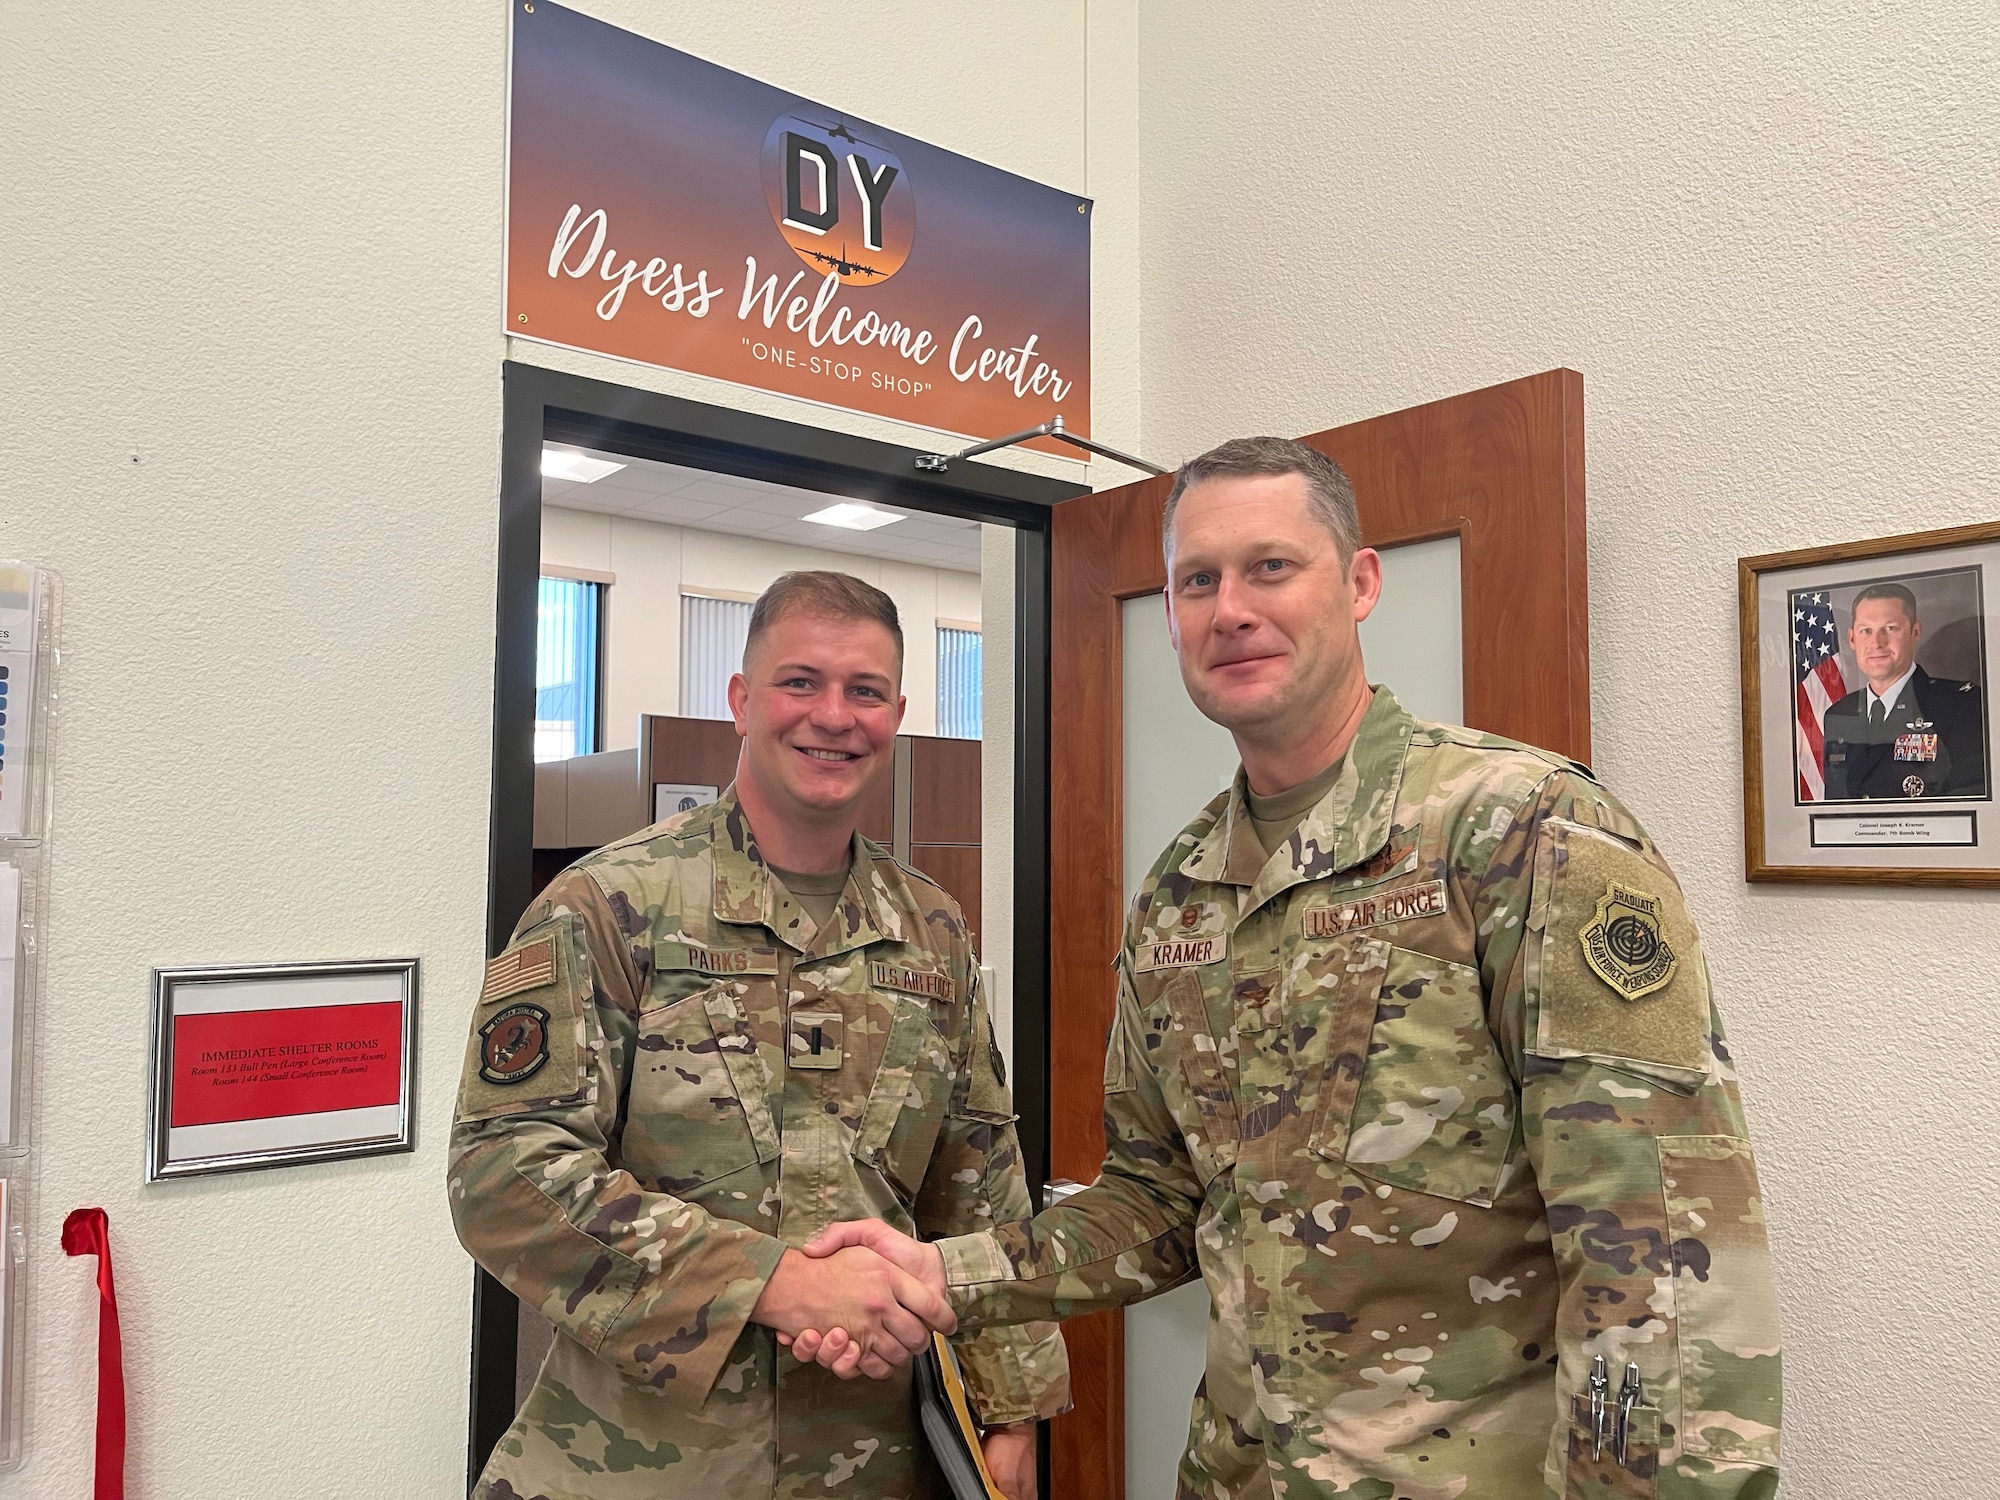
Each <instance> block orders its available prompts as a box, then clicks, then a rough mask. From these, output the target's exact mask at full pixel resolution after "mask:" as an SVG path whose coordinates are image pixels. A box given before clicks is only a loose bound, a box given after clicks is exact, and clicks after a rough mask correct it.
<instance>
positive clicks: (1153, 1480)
mask: <svg viewBox="0 0 2000 1500" xmlns="http://www.w3.org/2000/svg"><path fill="white" fill-rule="evenodd" d="M1119 608H1120V611H1121V613H1122V615H1123V619H1122V620H1121V622H1120V623H1121V626H1122V629H1123V632H1124V639H1123V653H1124V658H1125V682H1124V690H1125V696H1124V715H1125V744H1124V752H1125V760H1124V770H1125V808H1124V814H1125V882H1124V887H1125V899H1126V900H1127V901H1130V900H1131V899H1132V892H1133V891H1134V890H1135V889H1136V888H1137V886H1138V884H1139V882H1140V880H1141V879H1143V878H1144V877H1145V874H1146V871H1147V870H1149V869H1151V868H1152V865H1153V861H1154V860H1156V859H1158V858H1159V857H1160V851H1161V850H1162V849H1164V848H1166V846H1167V840H1168V839H1170V838H1172V837H1173V836H1174V835H1175V834H1177V833H1179V832H1180V831H1181V828H1182V826H1183V825H1184V824H1185V823H1186V822H1187V820H1188V819H1189V818H1191V817H1193V816H1194V815H1195V813H1196V812H1197V811H1198V810H1199V809H1200V808H1201V805H1202V804H1203V803H1205V802H1206V801H1208V799H1209V798H1211V797H1213V796H1214V795H1215V794H1216V793H1217V792H1219V791H1221V790H1222V789H1223V788H1224V787H1226V786H1228V785H1229V781H1230V778H1231V777H1233V776H1234V775H1235V774H1236V744H1235V741H1233V740H1231V739H1230V738H1229V732H1228V731H1227V730H1226V729H1224V728H1223V727H1222V726H1221V725H1219V724H1214V723H1211V722H1210V721H1209V720H1207V719H1204V718H1203V717H1202V716H1201V713H1200V711H1199V710H1197V709H1196V708H1195V706H1194V705H1193V704H1192V703H1190V702H1188V695H1187V692H1186V690H1185V689H1184V688H1182V687H1181V668H1180V662H1179V661H1178V660H1177V659H1176V658H1175V656H1174V648H1173V646H1172V645H1171V644H1170V643H1169V642H1168V640H1167V615H1166V603H1165V596H1164V595H1161V594H1148V595H1146V596H1144V597H1143V598H1139V599H1127V600H1125V601H1124V603H1123V604H1122V605H1120V606H1119ZM1207 1362H1208V1288H1207V1287H1205V1286H1203V1285H1202V1284H1201V1283H1200V1282H1199V1281H1197V1282H1194V1283H1193V1284H1191V1285H1189V1286H1184V1287H1178V1288H1176V1289H1175V1290H1173V1291H1171V1292H1168V1293H1167V1294H1166V1295H1165V1296H1163V1297H1155V1298H1153V1299H1152V1300H1151V1301H1150V1302H1141V1303H1139V1304H1138V1305H1137V1306H1134V1307H1129V1308H1127V1309H1126V1310H1125V1493H1126V1495H1127V1496H1128V1497H1129V1500H1173V1493H1174V1471H1175V1470H1176V1469H1177V1468H1178V1467H1179V1465H1180V1458H1181V1450H1182V1449H1183V1448H1185V1447H1186V1446H1187V1431H1188V1410H1189V1408H1190V1407H1191V1406H1192V1405H1193V1404H1194V1388H1195V1386H1196V1385H1197V1384H1199V1383H1200V1381H1201V1372H1202V1369H1203V1367H1204V1366H1205V1365H1206V1364H1207Z"/></svg>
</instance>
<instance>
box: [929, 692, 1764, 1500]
mask: <svg viewBox="0 0 2000 1500" xmlns="http://www.w3.org/2000/svg"><path fill="white" fill-rule="evenodd" d="M1119 971H1120V972H1119V996H1118V1007H1117V1017H1116V1020H1115V1022H1114V1024H1113V1028H1112V1033H1111V1037H1110V1043H1109V1047H1108V1054H1107V1059H1106V1067H1105V1091H1106V1098H1105V1127H1106V1139H1107V1143H1108V1144H1107V1149H1106V1154H1105V1158H1104V1165H1103V1170H1102V1173H1101V1175H1100V1176H1099V1178H1098V1180H1097V1182H1096V1184H1095V1185H1094V1186H1093V1187H1092V1188H1091V1189H1089V1190H1087V1191H1085V1192H1082V1193H1079V1194H1077V1195H1076V1196H1075V1197H1073V1198H1070V1199H1069V1200H1067V1201H1066V1202H1065V1203H1063V1204H1062V1205H1060V1206H1059V1207H1056V1208H1053V1209H1051V1210H1049V1211H1047V1212H1044V1213H1042V1214H1041V1215H1039V1216H1038V1217H1036V1218H1035V1219H1033V1220H1031V1221H1029V1222H1026V1223H1022V1224H1014V1225H1008V1226H1003V1227H999V1228H996V1229H994V1230H991V1231H987V1232H983V1233H980V1234H976V1235H971V1236H965V1237H960V1238H954V1239H951V1240H947V1241H945V1242H944V1244H943V1249H944V1254H945V1265H946V1272H947V1279H948V1280H949V1281H950V1282H951V1283H952V1295H953V1301H954V1304H955V1305H956V1306H957V1307H958V1308H959V1310H960V1317H961V1319H962V1326H980V1325H981V1324H982V1323H985V1322H989V1321H992V1322H1000V1321H1006V1320H1009V1319H1013V1318H1026V1317H1047V1316H1050V1315H1051V1314H1053V1315H1055V1316H1058V1317H1068V1316H1071V1315H1074V1314H1077V1313H1083V1312H1089V1311H1092V1310H1095V1309H1098V1308H1104V1307H1110V1306H1115V1305H1117V1304H1120V1303H1125V1302H1131V1301H1135V1300H1138V1299H1140V1298H1143V1297H1147V1296H1151V1295H1153V1294H1155V1293H1158V1292H1161V1291H1165V1290H1167V1289H1168V1288H1170V1287H1172V1286H1174V1285H1175V1284H1177V1283H1179V1282H1182V1281H1186V1280H1190V1279H1192V1277H1193V1276H1195V1275H1196V1274H1199V1275H1201V1276H1202V1278H1203V1279H1204V1280H1205V1281H1206V1283H1207V1286H1208V1291H1209V1294H1210V1298H1211V1301H1212V1304H1213V1311H1212V1313H1211V1319H1210V1323H1209V1330H1208V1370H1207V1376H1206V1378H1205V1380H1204V1381H1203V1382H1202V1385H1201V1386H1200V1388H1199V1389H1198V1390H1197V1392H1196V1396H1195V1402H1194V1410H1193V1418H1192V1423H1191V1428H1190V1433H1189V1438H1188V1448H1187V1452H1186V1455H1185V1456H1184V1458H1183V1460H1182V1465H1181V1487H1180V1493H1181V1494H1182V1495H1183V1496H1231V1497H1235V1496H1248V1495H1259V1496H1261V1495H1274V1496H1285V1497H1290V1500H1299V1497H1305V1496H1325V1497H1333V1496H1342V1497H1349V1500H1392V1497H1393V1500H1440V1497H1445V1496H1462V1497H1465V1500H1516V1497H1522V1500H1542V1497H1544V1496H1546V1495H1550V1494H1554V1495H1561V1496H1565V1497H1583V1496H1641V1495H1643V1496H1654V1495H1657V1496H1660V1497H1670V1500H1694V1497H1701V1500H1720V1497H1725V1496H1727V1497H1751V1496H1766V1495H1769V1494H1771V1493H1772V1492H1773V1490H1774V1489H1775V1486H1776V1482H1777V1469H1776V1465H1777V1460H1778V1411H1779V1352H1778V1330H1777V1323H1776V1311H1775V1306H1774V1301H1773V1297H1772V1293H1771V1286H1770V1280H1769V1270H1768V1265H1767V1252H1766V1245H1765V1234H1764V1219H1763V1210H1762V1205H1761V1200H1760V1196H1759V1192H1758V1186H1757V1178H1756V1171H1755V1168H1754V1165H1753V1163H1752V1160H1751V1155H1750V1146H1749V1143H1748V1141H1747V1139H1746V1135H1745V1125H1744V1118H1743V1109H1742V1105H1741V1101H1740V1099H1739V1097H1738V1094H1737V1086H1736V1078H1735V1074H1734V1072H1733V1071H1732V1069H1731V1065H1730V1060H1729V1053H1728V1051H1727V1049H1726V1047H1725V1045H1724V1041H1723V1037H1722V1028H1721V1024H1720V1022H1719V1021H1718V1020H1717V1018H1716V1016H1715V1013H1714V1011H1713V1009H1712V1007H1711V1005H1710V999H1709V988H1708V975H1707V971H1706V968H1705V966H1704V964H1703V961H1702V954H1701V947H1700V943H1699V941H1698V940H1697V938H1696V935H1695V930H1694V928H1693V926H1692V924H1691V923H1690V922H1689V920H1688V916H1687V913H1686V910H1685V908H1684V906H1683V903H1682V899H1681V893H1680V891H1679V889H1678V887H1677V886H1676V884H1675V881H1674V877H1673V875H1672V874H1671V873H1670V872H1669V871H1668V869H1667V867H1666V864H1665V863H1664V862H1663V861H1662V859H1661V858H1660V856H1659V853H1658V851H1657V850H1656V849H1655V848H1654V846H1653V843H1652V841H1651V840H1650V839H1649V838H1647V836H1646V834H1645V833H1644V831H1643V830H1642V829H1641V828H1640V826H1639V824H1638V823H1637V822H1636V821H1634V819H1633V818H1632V815H1631V814H1630V813H1629V812H1627V811H1626V810H1625V808H1624V807H1622V806H1621V805H1620V804H1619V803H1618V802H1617V801H1616V800H1615V799H1614V798H1613V797H1612V796H1611V795H1610V794H1609V793H1608V792H1606V791H1605V790H1604V789H1603V788H1602V787H1600V786H1598V785H1597V784H1596V782H1595V781H1593V780H1592V779H1591V777H1590V775H1589V773H1588V772H1587V771H1585V770H1584V768H1582V767H1581V766H1577V765H1574V764H1572V763H1571V762H1568V761H1564V760H1560V759H1558V758H1556V757H1554V756H1550V755H1547V754H1545V753H1543V752H1541V751H1536V750H1530V749H1527V748H1525V747H1523V746H1520V745H1516V744H1513V743H1511V742H1508V741H1505V740H1501V739H1498V738H1496V737H1494V736H1491V735H1485V734H1480V733H1477V732H1474V731H1471V730H1467V729H1460V728H1456V727H1451V726H1446V725H1441V724H1429V723H1422V722H1419V721H1417V720H1415V719H1413V718H1412V717H1411V716H1410V715H1409V714H1408V713H1407V712H1406V711H1405V710H1404V709H1403V708H1402V707H1401V706H1400V705H1398V704H1397V703H1396V701H1395V699H1394V698H1393V697H1392V696H1391V695H1390V694H1389V693H1388V692H1387V691H1386V690H1385V689H1381V688H1378V689H1376V692H1375V698H1374V702H1373V704H1372V705H1371V707H1370V709H1369V711H1368V713H1367V715H1366V717H1365V719H1364V720H1363V722H1362V725H1361V728H1360V731H1359V734H1358V735H1357V737H1356V739H1355V742H1354V745H1353V748H1352V751H1351V752H1350V754H1349V757H1348V762H1347V769H1346V771H1345V772H1344V773H1343V774H1342V775H1341V776H1340V777H1339V779H1338V780H1337V782H1336V783H1335V785H1334V787H1333V789H1332V790H1331V791H1330V792H1329V793H1328V794H1327V796H1326V797H1325V798H1324V799H1323V800H1322V801H1321V802H1320V803H1319V804H1318V805H1317V806H1316V807H1314V808H1313V809H1312V810H1311V811H1310V812H1308V813H1307V814H1306V816H1305V818H1304V820H1303V821H1302V822H1301V823H1300V825H1299V826H1298V828H1297V829H1296V831H1295V832H1294V833H1293V834H1292V836H1291V838H1290V839H1289V841H1288V842H1287V843H1285V844H1284V845H1282V846H1281V847H1280V848H1279V849H1278V850H1276V851H1275V852H1274V853H1273V854H1272V855H1271V857H1270V858H1269V859H1266V858H1265V855H1264V852H1263V850H1262V848H1261V847H1260V846H1259V844H1258V843H1257V840H1256V837H1255V834H1254V831H1253V829H1252V828H1251V826H1250V822H1249V819H1248V816H1247V812H1246V807H1245V802H1244V788H1243V782H1242V779H1241V777H1240V776H1239V778H1238V780H1237V783H1236V785H1235V787H1234V788H1232V789H1231V790H1229V791H1227V792H1224V793H1223V794H1222V795H1221V796H1219V797H1217V798H1216V799H1215V800H1214V801H1213V802H1211V803H1210V804H1209V805H1208V807H1207V808H1205V809H1204V810H1203V811H1202V813H1201V815H1200V816H1199V817H1197V818H1196V819H1195V820H1194V821H1193V822H1192V823H1190V824H1189V825H1188V827H1187V828H1186V830H1185V831H1184V832H1182V833H1181V835H1180V836H1179V837H1178V838H1177V839H1176V840H1175V841H1174V843H1173V844H1172V845H1171V846H1170V847H1169V848H1168V850H1167V852H1166V853H1165V854H1164V855H1163V856H1162V857H1161V859H1160V860H1159V862H1158V863H1157V864H1155V865H1154V866H1153V869H1152V871H1151V873H1150V875H1149V876H1148V877H1147V879H1146V880H1145V882H1144V883H1143V884H1142V885H1141V886H1140V888H1139V894H1138V896H1137V898H1136V900H1135V901H1134V903H1133V906H1132V911H1131V916H1130V921H1129V925H1128V927H1127V929H1126V934H1125V944H1124V948H1123V952H1122V954H1121V956H1120V959H1119ZM1600 1354H1601V1355H1602V1356H1604V1358H1605V1360H1606V1362H1607V1364H1608V1366H1609V1384H1610V1403H1611V1414H1610V1418H1609V1420H1608V1421H1607V1434H1608V1440H1607V1442H1606V1443H1605V1445H1604V1447H1603V1450H1602V1457H1601V1458H1599V1457H1598V1456H1597V1444H1596V1442H1595V1440H1594V1437H1593V1436H1592V1435H1591V1434H1592V1431H1593V1421H1592V1417H1591V1414H1590V1409H1589V1406H1588V1402H1587V1400H1586V1401H1585V1402H1584V1404H1583V1405H1582V1406H1581V1407H1579V1405H1578V1404H1577V1403H1578V1399H1579V1397H1581V1396H1584V1394H1585V1391H1586V1384H1587V1382H1588V1380H1589V1374H1590V1367H1591V1361H1592V1358H1593V1356H1596V1355H1600ZM1627 1361H1631V1362H1633V1363H1636V1364H1637V1366H1638V1369H1639V1372H1640V1375H1641V1377H1642V1379H1643V1385H1642V1388H1641V1396H1640V1398H1639V1399H1638V1400H1637V1401H1636V1403H1635V1405H1634V1408H1633V1410H1632V1412H1631V1414H1630V1418H1629V1421H1628V1431H1627V1440H1628V1441H1627V1448H1626V1461H1625V1462H1624V1463H1622V1464H1621V1463H1620V1462H1618V1459H1617V1456H1616V1452H1615V1447H1616V1430H1617V1421H1616V1417H1617V1405H1618V1394H1619V1387H1620V1385H1621V1382H1622V1378H1623V1374H1624V1366H1625V1364H1626V1363H1627Z"/></svg>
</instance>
